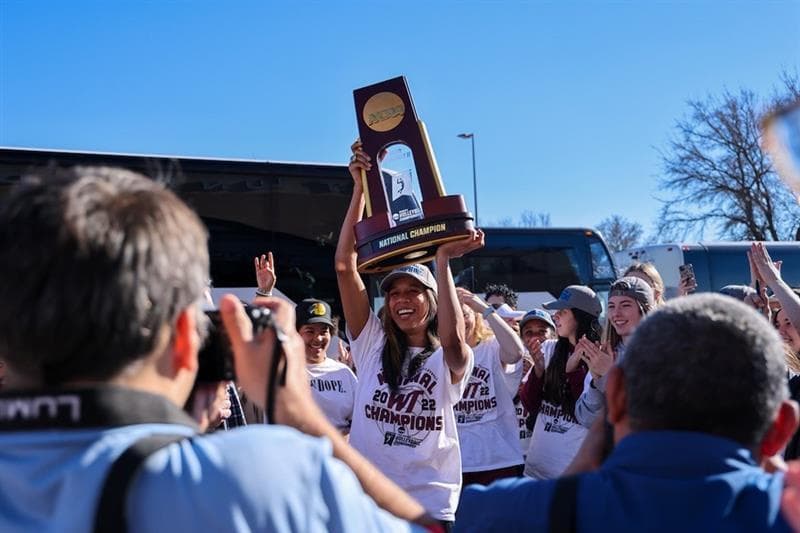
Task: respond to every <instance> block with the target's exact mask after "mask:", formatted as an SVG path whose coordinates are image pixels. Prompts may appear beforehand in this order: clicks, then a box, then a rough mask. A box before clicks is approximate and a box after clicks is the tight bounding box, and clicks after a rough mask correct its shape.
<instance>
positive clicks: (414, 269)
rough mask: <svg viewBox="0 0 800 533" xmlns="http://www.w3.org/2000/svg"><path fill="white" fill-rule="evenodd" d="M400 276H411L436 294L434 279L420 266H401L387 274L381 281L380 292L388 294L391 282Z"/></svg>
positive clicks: (426, 268) (423, 266)
mask: <svg viewBox="0 0 800 533" xmlns="http://www.w3.org/2000/svg"><path fill="white" fill-rule="evenodd" d="M401 276H411V277H412V278H414V279H415V280H417V281H419V282H420V283H422V284H423V285H424V286H426V287H427V288H429V289H431V290H432V291H433V292H436V278H434V277H433V274H431V271H430V270H429V269H428V267H426V266H425V265H420V264H414V265H406V266H402V267H400V268H395V269H394V270H392V271H391V272H389V275H388V276H386V277H385V278H383V281H381V291H383V292H388V291H389V287H391V285H392V282H393V281H394V280H396V279H397V278H399V277H401Z"/></svg>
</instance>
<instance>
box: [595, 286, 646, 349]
mask: <svg viewBox="0 0 800 533" xmlns="http://www.w3.org/2000/svg"><path fill="white" fill-rule="evenodd" d="M610 298H611V297H610V296H609V299H610ZM629 298H630V297H629ZM631 299H632V300H633V301H634V302H636V305H637V306H638V307H639V316H640V317H642V320H644V317H645V316H647V313H649V312H650V311H652V309H651V308H650V305H649V304H647V303H642V302H640V301H639V300H637V299H636V298H631ZM605 334H606V335H605V336H606V339H607V340H608V345H609V346H610V347H611V349H612V350H616V349H617V347H618V346H619V345H620V343H622V337H620V336H619V333H617V330H616V329H614V326H613V325H612V324H611V320H609V319H608V318H606V331H605Z"/></svg>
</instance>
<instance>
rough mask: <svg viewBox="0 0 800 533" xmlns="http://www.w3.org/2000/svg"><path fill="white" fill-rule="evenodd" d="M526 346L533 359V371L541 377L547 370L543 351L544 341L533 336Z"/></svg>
mask: <svg viewBox="0 0 800 533" xmlns="http://www.w3.org/2000/svg"><path fill="white" fill-rule="evenodd" d="M525 347H526V348H527V349H528V353H529V354H530V355H531V360H532V361H533V371H534V372H535V373H536V377H538V378H540V379H541V377H542V376H543V375H544V371H545V362H544V353H542V341H541V340H540V339H539V338H537V337H531V338H530V339H528V340H527V341H526V342H525Z"/></svg>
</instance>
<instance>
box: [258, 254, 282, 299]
mask: <svg viewBox="0 0 800 533" xmlns="http://www.w3.org/2000/svg"><path fill="white" fill-rule="evenodd" d="M255 265H256V280H257V281H258V291H259V292H263V293H265V294H271V293H272V289H274V288H275V283H277V281H278V278H277V276H276V275H275V260H274V258H273V257H272V252H267V254H266V255H263V254H262V255H261V257H256V258H255Z"/></svg>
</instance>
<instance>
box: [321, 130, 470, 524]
mask: <svg viewBox="0 0 800 533" xmlns="http://www.w3.org/2000/svg"><path fill="white" fill-rule="evenodd" d="M351 149H352V151H353V156H352V157H351V159H350V166H349V169H350V173H351V174H352V176H353V181H354V184H353V196H352V198H351V201H350V206H349V208H348V210H347V214H346V216H345V219H344V223H343V225H342V229H341V233H340V235H339V243H338V246H337V248H336V275H337V279H338V283H339V292H340V296H341V302H342V308H343V310H344V318H345V320H346V322H347V334H348V336H349V337H350V339H351V344H350V346H351V352H352V356H353V360H354V362H355V365H356V368H357V369H358V374H359V384H358V389H357V392H356V399H355V406H354V410H353V422H352V428H351V432H350V443H351V444H352V445H353V446H354V447H355V448H356V449H357V450H359V451H360V452H361V453H362V454H364V456H366V457H367V458H368V459H370V460H371V461H372V462H373V463H374V464H375V465H376V466H377V467H378V468H380V469H381V470H382V471H383V472H384V473H385V474H386V475H387V476H388V477H389V478H390V479H392V480H393V481H395V482H396V483H397V484H398V485H400V486H401V487H402V488H403V489H405V490H406V491H407V492H409V493H410V494H411V495H412V496H414V497H415V498H416V499H417V500H419V501H420V503H422V505H423V506H424V507H425V508H426V509H427V511H428V512H429V513H431V515H433V516H434V517H435V518H437V519H438V520H441V521H442V522H444V523H445V524H446V523H448V522H452V521H453V520H454V518H455V510H456V506H457V504H458V494H459V490H460V485H461V457H460V452H459V441H458V433H457V429H456V421H455V416H454V414H453V405H454V404H455V403H457V402H458V401H459V399H460V398H461V396H462V394H463V392H464V388H465V386H466V383H467V381H468V378H469V375H470V373H471V371H472V367H473V355H472V351H471V349H470V348H469V346H468V345H467V343H466V340H465V337H466V335H465V332H464V318H463V314H462V312H461V306H460V303H459V300H458V296H457V294H456V289H455V285H454V283H453V277H452V275H451V272H450V267H449V260H450V259H451V258H456V257H460V256H461V255H463V254H465V253H468V252H470V251H472V250H476V249H478V248H480V247H481V246H483V233H482V232H481V231H479V230H478V231H471V233H470V234H469V235H467V236H465V237H464V238H463V239H458V240H454V241H450V242H447V243H445V244H443V245H441V246H440V247H439V248H438V249H437V251H436V275H435V276H434V275H433V274H432V273H431V271H430V270H429V269H428V268H427V267H425V266H424V265H421V264H413V265H408V266H403V267H400V268H396V269H395V270H393V271H392V272H391V273H390V274H389V275H387V276H386V277H385V278H384V279H383V282H382V283H381V290H382V292H383V294H384V296H385V305H384V307H383V309H382V311H381V313H380V315H381V318H378V315H376V314H375V313H374V312H373V310H372V309H371V308H370V305H369V300H368V296H367V290H366V287H365V285H364V282H363V280H362V279H361V276H360V274H359V273H358V270H357V268H356V265H357V256H356V251H355V243H356V237H355V233H354V229H353V227H354V225H355V224H356V223H357V222H359V221H360V220H361V218H362V216H363V211H364V206H365V199H364V190H363V186H362V180H361V172H362V170H363V171H368V170H369V169H370V168H371V166H372V162H371V158H370V157H369V156H368V155H367V154H366V153H365V152H364V151H363V150H362V147H361V143H360V142H359V141H356V143H354V144H353V146H352V147H351Z"/></svg>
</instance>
